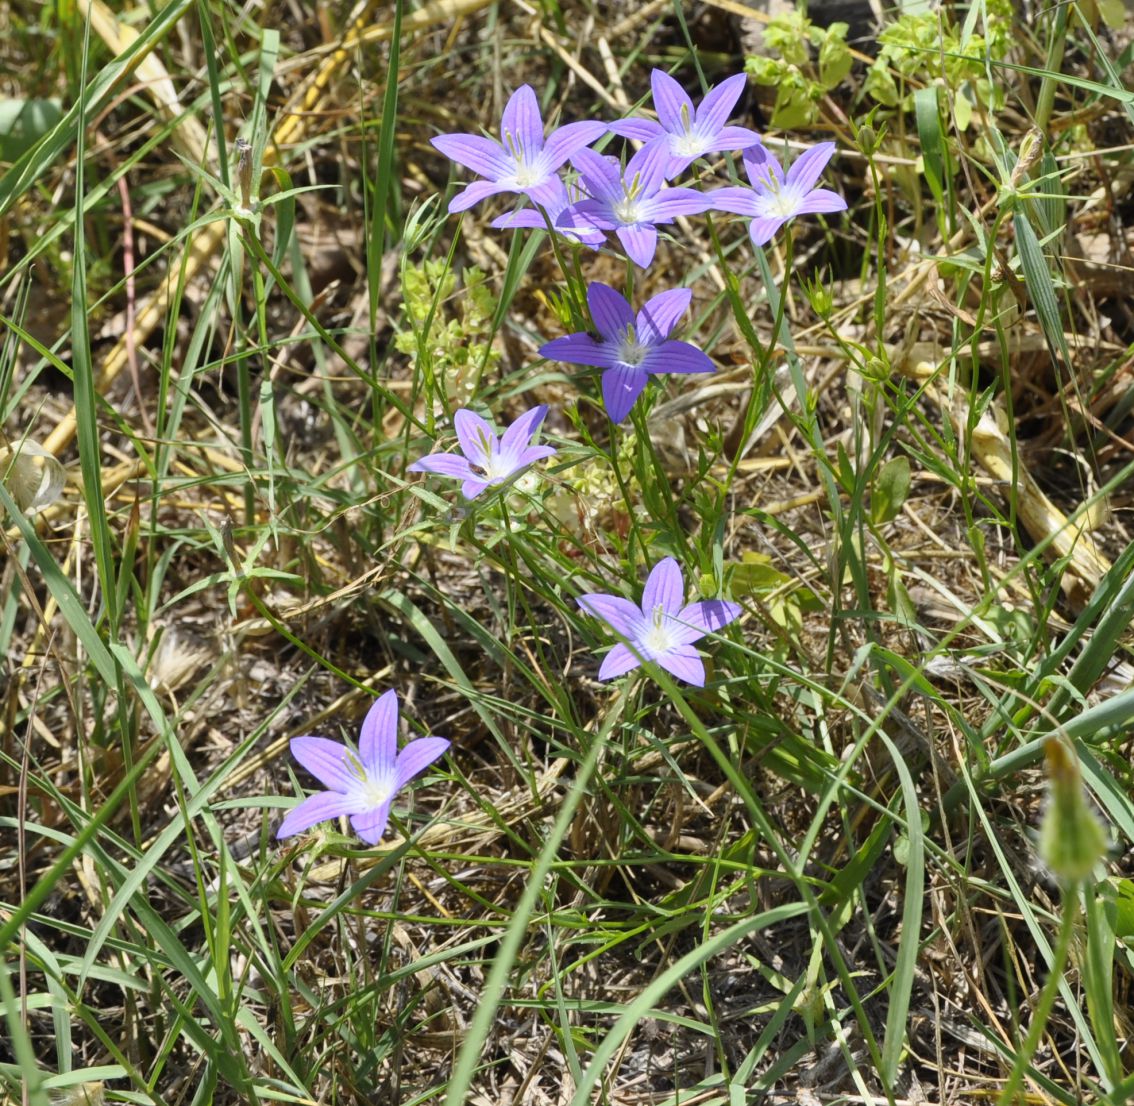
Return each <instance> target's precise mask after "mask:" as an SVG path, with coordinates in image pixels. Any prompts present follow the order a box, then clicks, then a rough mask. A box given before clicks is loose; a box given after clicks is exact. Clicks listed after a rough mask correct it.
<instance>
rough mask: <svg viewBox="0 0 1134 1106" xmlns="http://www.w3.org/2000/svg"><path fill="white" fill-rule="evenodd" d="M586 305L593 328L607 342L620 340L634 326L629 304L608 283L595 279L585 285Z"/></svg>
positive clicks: (632, 313)
mask: <svg viewBox="0 0 1134 1106" xmlns="http://www.w3.org/2000/svg"><path fill="white" fill-rule="evenodd" d="M587 307H588V308H590V312H591V319H592V320H593V321H594V324H595V329H596V330H597V331H598V332H599V333H600V334H601V335H602V336H603V337H604V338H605V339H606V340H607V341H608V342H621V341H622V340H623V339H624V338H625V337H626V333H627V331H628V330H630V329H632V328H633V326H634V312H633V311H632V310H631V309H630V305H629V304H628V303H627V302H626V300H625V298H624V297H623V296H622V295H620V294H619V293H618V292H616V291H615V290H614V289H613V288H611V287H610V286H609V285H608V284H602V283H601V282H599V281H597V280H595V281H592V282H591V283H590V284H588V285H587Z"/></svg>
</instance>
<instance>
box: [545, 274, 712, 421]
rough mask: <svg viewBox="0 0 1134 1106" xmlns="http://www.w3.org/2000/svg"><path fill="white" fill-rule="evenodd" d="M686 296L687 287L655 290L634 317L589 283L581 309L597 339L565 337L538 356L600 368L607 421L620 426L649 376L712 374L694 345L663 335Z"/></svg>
mask: <svg viewBox="0 0 1134 1106" xmlns="http://www.w3.org/2000/svg"><path fill="white" fill-rule="evenodd" d="M692 298H693V293H692V291H690V289H688V288H671V289H669V291H667V292H659V293H658V294H657V295H656V296H654V297H653V299H650V300H647V301H646V305H645V306H644V307H643V308H642V310H641V311H639V312H638V317H637V318H635V317H634V312H633V310H631V307H630V304H629V303H627V302H626V300H625V299H624V298H623V297H622V296H620V295H619V294H618V293H617V292H616V291H615V290H614V289H613V288H610V287H608V286H607V285H605V284H600V283H599V282H598V281H595V282H594V283H593V284H589V285H588V286H587V305H588V306H589V307H590V309H591V318H592V319H593V320H594V324H595V329H596V330H597V331H598V332H599V335H600V337H599V338H598V339H595V338H592V337H591V335H589V334H586V333H583V332H580V333H578V334H566V335H564V336H563V337H562V338H554V339H552V341H550V342H545V343H544V344H543V345H542V346H540V348H539V352H540V356H541V357H547V358H549V359H551V360H554V361H565V362H566V363H567V364H569V365H592V366H594V367H595V368H599V369H605V370H606V371H605V372H604V373H603V374H602V401H603V403H604V404H605V405H606V413H607V414H608V415H609V416H610V419H611V421H612V422H621V421H622V420H623V419H624V418H626V416H627V415H628V414H629V413H630V408H631V407H633V406H634V401H635V400H636V399H637V398H638V396H639V395H641V393H642V389H643V388H645V386H646V382H647V381H648V380H649V379H650V377H651V376H652V375H655V374H657V373H711V372H713V371H714V365H713V363H712V361H710V360H709V358H708V357H707V356H706V355H705V354H704V353H702V352H701V351H700V350H699V349H698V348H697V347H696V346H694V345H690V344H689V343H688V342H677V341H672V340H670V337H669V335H670V334H671V333H672V331H673V328H674V327H675V326H677V322H678V320H679V319H680V318H681V316H682V315H684V314H685V312H686V311H687V310H688V309H689V301H690V300H691V299H692Z"/></svg>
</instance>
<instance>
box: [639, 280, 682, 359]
mask: <svg viewBox="0 0 1134 1106" xmlns="http://www.w3.org/2000/svg"><path fill="white" fill-rule="evenodd" d="M692 299H693V289H692V288H670V289H668V290H667V291H665V292H659V293H658V294H657V295H656V296H653V297H651V298H650V299H648V300H646V302H645V303H644V304H643V305H642V309H641V311H639V312H638V318H637V320H636V323H637V331H638V341H639V342H642V343H643V344H644V345H650V346H653V345H657V344H658V343H660V342H663V341H665V339H666V338H668V337H669V336H670V334H671V333H672V332H673V328H674V327H675V326H677V324H678V322H680V320H681V316H682V315H684V314H685V312H686V311H688V310H689V304H690V302H691V301H692ZM627 309H629V304H627Z"/></svg>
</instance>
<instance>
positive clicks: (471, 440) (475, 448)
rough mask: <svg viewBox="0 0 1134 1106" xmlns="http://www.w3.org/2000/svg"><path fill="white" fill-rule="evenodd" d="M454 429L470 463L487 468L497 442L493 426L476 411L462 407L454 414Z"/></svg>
mask: <svg viewBox="0 0 1134 1106" xmlns="http://www.w3.org/2000/svg"><path fill="white" fill-rule="evenodd" d="M453 429H454V430H456V432H457V441H459V442H460V443H461V450H462V452H463V453H464V455H465V456H466V457H467V458H468V462H469V464H470V465H475V466H476V467H477V468H486V467H487V466H488V463H489V459H490V458H491V456H492V447H493V446H494V445H495V444H496V434H495V433H494V432H493V429H492V427H491V426H489V425H488V423H487V422H485V421H484V419H482V418H481V417H480V415H478V414H477V413H476V412H475V411H470V410H469V409H468V408H467V407H462V408H460V410H458V411H457V412H456V414H454V415H453Z"/></svg>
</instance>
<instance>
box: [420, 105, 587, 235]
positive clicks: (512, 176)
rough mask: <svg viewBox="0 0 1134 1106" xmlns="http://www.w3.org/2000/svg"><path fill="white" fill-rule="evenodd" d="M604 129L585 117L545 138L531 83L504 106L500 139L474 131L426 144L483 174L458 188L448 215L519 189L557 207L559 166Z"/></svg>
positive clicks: (560, 187)
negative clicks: (459, 190) (490, 197)
mask: <svg viewBox="0 0 1134 1106" xmlns="http://www.w3.org/2000/svg"><path fill="white" fill-rule="evenodd" d="M606 131H607V125H606V124H605V123H600V122H598V121H595V120H585V121H583V122H580V123H568V124H566V125H565V126H562V127H558V128H557V129H556V130H553V131H552V132H551V134H549V135H548V136H547V138H546V139H545V138H544V135H543V118H542V116H541V115H540V111H539V101H538V100H536V94H535V92H534V91H533V90H532V87H531V85H526V84H525V85H521V86H520V87H519V88H518V89H516V91H515V92H513V93H512V97H511V99H510V100H509V101H508V103H507V105H506V106H505V108H504V114H503V117H502V118H501V120H500V138H501V141H500V142H496V141H494V140H493V139H491V138H485V137H483V136H482V135H478V134H441V135H438V136H437V137H436V138H432V139H430V142H431V143H432V144H433V146H434V147H435V148H436V149H438V150H440V151H441V153H443V154H444V155H445V156H446V157H447V158H449V159H450V160H452V161H455V162H456V163H457V164H458V165H463V166H464V167H465V168H466V169H471V170H472V171H473V172H474V173H476V174H477V175H478V176H481V177H484V178H485V179H484V180H478V181H473V182H472V183H471V184H469V185H466V187H465V188H464V190H463V191H461V192H458V193H457V195H456V196H454V197H453V199H452V200H450V201H449V211H450V213H453V212H457V211H465V210H467V209H468V208H470V207H472V206H473V204H477V203H480V201H481V200H483V199H485V198H486V197H488V196H495V195H496V194H497V193H499V192H520V193H523V194H524V195H525V196H527V197H528V198H529V199H530V200H531V201H532V202H533V203H537V204H539V205H540V206H541V207H547V208H551V207H554V206H555V205H556V204H558V205H559V207H560V208H562V206H563V195H564V189H563V182H562V181H561V180H560V179H559V175H558V174H559V168H560V166H562V165H563V163H564V162H565V161H566V160H567V159H568V158H569V157H570V156H571V155H572V154H573V153H575V152H576V151H577V150H579V149H581V148H582V147H583V146H588V145H590V143H592V142H594V141H596V140H597V139H598V138H600V137H602V135H604V134H605V133H606Z"/></svg>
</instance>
